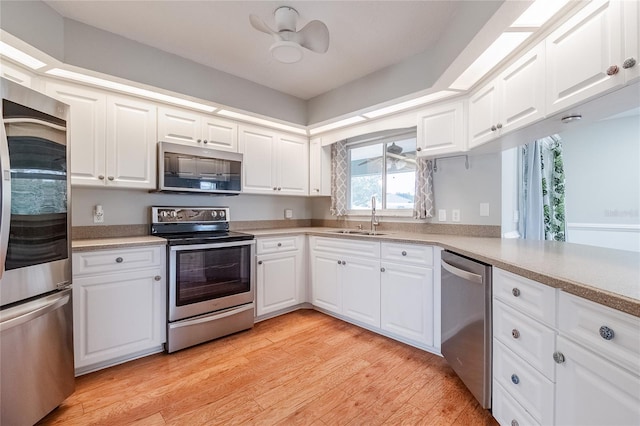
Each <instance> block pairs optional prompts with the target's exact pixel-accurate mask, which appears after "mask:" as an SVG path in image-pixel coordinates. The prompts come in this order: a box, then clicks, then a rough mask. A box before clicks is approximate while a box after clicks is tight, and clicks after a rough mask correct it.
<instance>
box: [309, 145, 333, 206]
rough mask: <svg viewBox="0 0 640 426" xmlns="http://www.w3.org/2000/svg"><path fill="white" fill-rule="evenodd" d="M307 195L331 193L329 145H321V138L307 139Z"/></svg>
mask: <svg viewBox="0 0 640 426" xmlns="http://www.w3.org/2000/svg"><path fill="white" fill-rule="evenodd" d="M309 195H311V196H316V197H317V196H329V195H331V146H322V138H315V139H311V140H310V141H309Z"/></svg>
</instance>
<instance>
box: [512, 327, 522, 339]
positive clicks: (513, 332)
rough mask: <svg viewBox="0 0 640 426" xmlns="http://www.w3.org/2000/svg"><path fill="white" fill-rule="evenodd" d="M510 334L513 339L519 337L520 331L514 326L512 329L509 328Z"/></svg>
mask: <svg viewBox="0 0 640 426" xmlns="http://www.w3.org/2000/svg"><path fill="white" fill-rule="evenodd" d="M511 336H513V338H514V339H517V338H519V337H520V332H519V331H518V329H516V328H514V329H513V330H511Z"/></svg>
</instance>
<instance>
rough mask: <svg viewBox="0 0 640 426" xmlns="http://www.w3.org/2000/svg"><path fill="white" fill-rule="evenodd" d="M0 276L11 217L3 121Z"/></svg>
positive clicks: (0, 128) (0, 127)
mask: <svg viewBox="0 0 640 426" xmlns="http://www.w3.org/2000/svg"><path fill="white" fill-rule="evenodd" d="M0 170H1V173H0V186H1V188H0V194H1V195H2V196H1V197H0V278H2V275H3V274H4V263H5V259H6V257H7V249H8V246H9V225H10V223H11V222H10V219H11V165H10V164H9V141H8V140H7V132H6V130H5V127H4V122H2V123H0Z"/></svg>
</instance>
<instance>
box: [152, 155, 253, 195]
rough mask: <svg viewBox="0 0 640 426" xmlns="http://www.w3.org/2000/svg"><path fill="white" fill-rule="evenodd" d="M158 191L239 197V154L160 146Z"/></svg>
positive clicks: (240, 189) (240, 178)
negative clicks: (233, 195)
mask: <svg viewBox="0 0 640 426" xmlns="http://www.w3.org/2000/svg"><path fill="white" fill-rule="evenodd" d="M158 190H159V191H173V192H199V193H209V194H227V195H229V194H239V193H240V192H241V191H242V154H238V153H237V152H227V151H219V150H216V149H209V148H203V147H198V146H188V145H182V144H177V143H171V142H159V143H158Z"/></svg>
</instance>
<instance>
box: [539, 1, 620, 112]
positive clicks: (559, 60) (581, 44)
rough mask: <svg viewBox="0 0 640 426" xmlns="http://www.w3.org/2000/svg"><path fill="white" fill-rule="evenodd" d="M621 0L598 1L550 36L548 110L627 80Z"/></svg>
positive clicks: (553, 110) (548, 40)
mask: <svg viewBox="0 0 640 426" xmlns="http://www.w3.org/2000/svg"><path fill="white" fill-rule="evenodd" d="M619 8H620V2H617V1H594V2H592V3H590V4H589V5H587V6H586V7H585V8H584V9H582V10H580V11H579V12H578V13H577V14H576V15H574V16H573V17H571V18H570V19H569V20H568V21H567V22H566V23H565V24H563V25H562V26H561V27H560V28H558V29H557V30H556V31H554V32H553V33H551V34H550V35H549V37H547V39H546V43H547V47H546V49H547V104H548V105H547V113H554V112H557V111H561V110H563V109H566V108H568V107H570V106H572V105H575V104H577V103H579V102H581V101H584V100H586V99H588V98H591V97H593V96H595V95H598V94H600V93H603V92H605V91H608V90H610V89H612V88H614V87H616V86H618V85H619V84H622V83H623V82H624V73H623V72H618V73H617V74H615V75H613V76H609V75H607V69H608V68H609V67H610V66H612V65H617V66H618V67H620V68H622V64H621V63H620V56H621V44H622V43H621V42H622V40H621V32H620V31H621V30H620V29H621V25H620V24H621V23H620V9H619Z"/></svg>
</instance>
